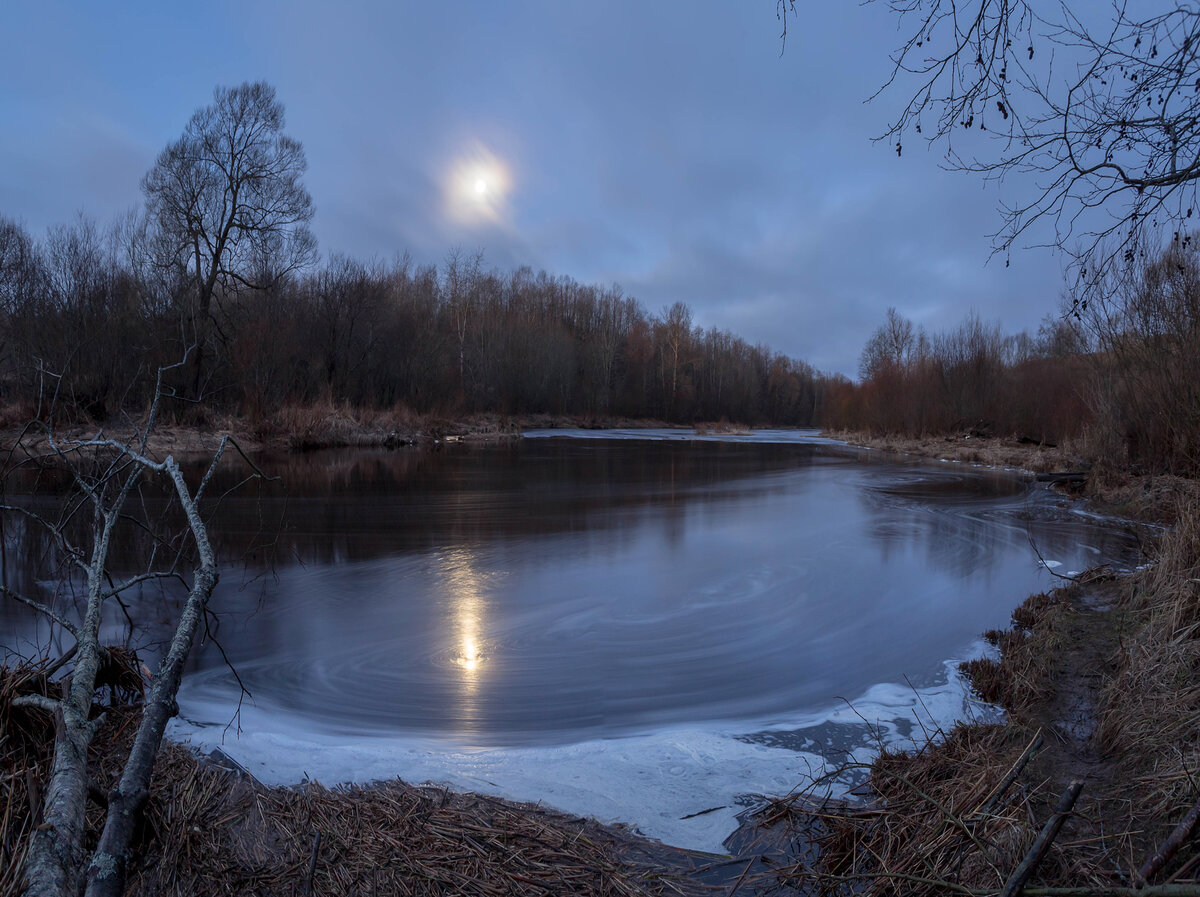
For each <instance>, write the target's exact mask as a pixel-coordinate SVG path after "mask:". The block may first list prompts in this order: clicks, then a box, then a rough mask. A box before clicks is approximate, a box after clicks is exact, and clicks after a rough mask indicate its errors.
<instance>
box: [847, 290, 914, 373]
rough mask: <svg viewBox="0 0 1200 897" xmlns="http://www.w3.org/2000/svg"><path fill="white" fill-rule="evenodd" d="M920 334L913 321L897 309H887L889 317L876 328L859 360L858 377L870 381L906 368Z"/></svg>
mask: <svg viewBox="0 0 1200 897" xmlns="http://www.w3.org/2000/svg"><path fill="white" fill-rule="evenodd" d="M916 346H917V336H916V334H915V333H914V331H913V323H912V321H910V320H909V319H908V318H906V317H904V316H903V315H901V314H900V313H899V312H898V311H896V309H895V308H889V309H888V310H887V318H886V320H884V322H883V323H882V324H880V325H879V326H878V327H877V328H875V332H874V333H873V334H871V338H870V339H868V340H867V344H866V346H864V347H863V350H862V355H861V356H859V359H858V376H859V377H861V378H862V379H863V380H870V379H871V378H872V377H874V376H876V375H877V374H879V373H881V372H883V371H887V370H892V369H895V368H900V367H902V366H903V365H904V364H905V363H906V362H908V360H909V359H910V357H911V356H912V354H913V352H914V351H915V349H916Z"/></svg>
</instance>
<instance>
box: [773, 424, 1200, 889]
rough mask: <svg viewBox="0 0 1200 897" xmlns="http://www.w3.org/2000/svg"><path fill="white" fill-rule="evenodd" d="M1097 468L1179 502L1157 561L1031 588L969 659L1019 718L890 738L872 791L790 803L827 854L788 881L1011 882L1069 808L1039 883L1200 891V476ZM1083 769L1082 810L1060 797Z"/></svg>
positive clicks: (1134, 493) (1151, 498) (1148, 503)
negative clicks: (915, 743)
mask: <svg viewBox="0 0 1200 897" xmlns="http://www.w3.org/2000/svg"><path fill="white" fill-rule="evenodd" d="M843 438H845V437H843ZM847 441H850V442H853V443H857V444H866V445H871V446H872V447H877V448H886V449H890V450H902V451H908V452H910V453H915V454H922V455H927V456H930V457H947V456H957V457H955V459H956V460H964V461H973V462H976V463H985V464H995V463H1001V464H1003V465H1004V466H1013V467H1022V468H1024V469H1029V470H1054V469H1055V468H1056V467H1059V466H1060V465H1063V466H1064V467H1067V468H1070V467H1071V466H1072V465H1073V463H1074V461H1075V460H1077V459H1073V458H1071V456H1070V454H1069V452H1066V453H1064V454H1063V455H1061V456H1059V457H1058V458H1055V459H1053V460H1051V459H1050V458H1049V457H1048V456H1047V453H1046V452H1045V451H1044V450H1043V447H1036V446H1019V445H1016V444H1011V445H1009V444H1004V441H1003V440H999V441H997V440H986V441H977V440H971V443H972V445H971V446H970V448H966V447H965V446H963V445H958V444H955V443H958V442H960V441H961V442H966V441H967V440H965V439H964V440H954V441H953V442H946V441H945V440H926V441H916V440H913V441H905V442H904V443H899V444H897V443H896V442H893V441H890V440H872V439H864V438H855V437H853V436H851V437H850V438H849V439H847ZM997 442H998V443H1000V444H996V443H997ZM963 452H967V453H969V454H970V455H971V456H969V457H964V456H962V455H961V454H960V453H963ZM1022 454H1024V460H1022ZM1097 467H1099V468H1100V470H1099V477H1098V481H1093V480H1092V479H1089V481H1088V482H1087V483H1085V484H1084V487H1083V492H1084V494H1086V495H1090V496H1095V497H1096V498H1097V499H1098V500H1102V501H1104V502H1106V503H1108V504H1109V506H1110V507H1118V508H1124V509H1126V510H1127V511H1136V512H1138V513H1139V515H1140V516H1142V517H1149V516H1152V515H1153V514H1154V513H1161V512H1163V511H1164V510H1165V511H1167V513H1166V514H1164V518H1165V520H1166V521H1167V522H1169V524H1170V525H1169V527H1168V528H1167V529H1165V530H1164V531H1163V535H1162V537H1161V538H1160V539H1158V540H1157V542H1156V544H1155V546H1154V547H1153V549H1151V557H1150V558H1148V561H1149V563H1148V565H1147V566H1145V567H1144V568H1143V569H1140V570H1138V571H1137V572H1135V573H1133V574H1129V575H1125V576H1116V575H1114V574H1113V573H1112V572H1110V571H1108V570H1106V569H1098V570H1094V571H1089V572H1087V573H1085V574H1083V575H1081V576H1080V577H1078V578H1076V580H1075V581H1072V582H1065V583H1064V585H1063V587H1062V588H1059V589H1056V590H1054V591H1051V592H1049V593H1045V594H1039V595H1034V596H1031V597H1030V598H1029V599H1028V600H1027V601H1026V602H1025V603H1024V604H1022V605H1021V606H1020V607H1019V608H1017V610H1016V611H1014V613H1013V616H1012V625H1011V627H1009V628H1008V629H1005V630H1002V631H995V632H990V633H987V634H986V635H987V637H988V638H989V640H990V641H991V642H992V643H993V644H994V645H995V646H996V647H997V648H998V655H997V657H995V658H984V659H979V660H974V661H971V662H969V663H967V664H965V665H964V668H963V671H964V673H965V674H966V676H967V678H968V679H969V680H970V681H971V683H972V684H973V686H974V688H975V690H976V691H977V692H978V693H979V695H980V697H982V698H984V699H985V700H988V701H991V702H994V703H997V704H999V705H1001V706H1002V707H1004V708H1005V710H1006V711H1007V717H1006V720H1005V721H1004V722H1003V723H998V724H996V723H990V724H982V723H975V722H964V723H960V724H958V725H956V726H955V727H954V728H953V729H951V730H950V731H949V732H945V733H938V734H937V736H936V737H935V738H933V739H931V740H930V741H929V742H928V743H927V744H924V745H922V746H920V747H919V748H917V749H915V750H911V751H902V752H892V751H884V752H883V753H882V754H881V756H880V757H879V758H878V759H877V760H876V761H875V762H874V763H873V764H871V766H870V769H869V780H868V794H869V800H868V801H867V803H865V804H861V805H847V804H828V803H824V804H822V803H819V802H818V801H817V800H816V798H815V795H814V794H806V795H803V794H802V795H793V796H791V797H789V798H788V799H786V800H782V801H779V802H777V803H776V804H775V806H774V807H773V808H772V810H771V815H770V818H772V819H774V820H775V821H776V824H777V825H783V826H785V827H791V828H793V829H794V831H795V833H796V835H797V837H800V836H803V837H809V836H811V835H812V833H813V832H814V831H815V832H816V837H815V845H814V852H815V853H816V854H817V855H818V857H819V858H818V859H817V860H816V862H810V863H804V864H798V863H797V864H790V865H787V866H784V867H782V868H780V869H779V870H777V871H776V873H775V874H776V876H777V878H778V880H779V882H780V883H781V884H783V885H787V886H791V887H795V888H804V887H808V888H813V889H816V890H817V891H818V892H823V893H833V894H842V893H844V894H851V893H853V894H863V893H866V894H929V895H933V894H947V893H959V894H981V895H982V894H996V893H999V892H1000V891H1001V889H1002V888H1004V886H1005V885H1006V882H1009V880H1010V879H1011V878H1012V877H1013V876H1014V873H1015V872H1016V871H1017V870H1018V869H1020V868H1021V867H1022V865H1023V863H1027V862H1028V860H1030V859H1031V857H1032V854H1031V847H1032V846H1033V845H1034V843H1035V839H1037V838H1038V835H1039V832H1040V831H1041V830H1042V829H1043V827H1044V825H1045V824H1046V823H1047V822H1048V821H1049V820H1051V819H1052V818H1053V817H1055V816H1056V815H1058V816H1062V817H1063V818H1065V819H1066V822H1065V825H1064V826H1063V828H1062V830H1061V832H1059V833H1058V834H1057V836H1056V837H1055V838H1054V839H1053V840H1052V841H1051V842H1050V844H1049V847H1048V850H1047V851H1046V852H1045V855H1044V857H1043V858H1042V859H1041V860H1040V862H1039V863H1038V864H1037V865H1036V867H1035V868H1034V870H1033V872H1032V874H1031V876H1030V878H1029V880H1028V881H1029V884H1028V886H1027V887H1026V889H1025V891H1024V893H1026V894H1049V893H1060V894H1067V893H1069V894H1079V895H1083V894H1094V895H1104V894H1122V893H1132V891H1125V890H1122V889H1134V888H1147V889H1145V890H1142V891H1141V892H1140V893H1143V894H1147V895H1149V894H1155V893H1175V894H1179V895H1184V894H1197V893H1200V852H1198V851H1197V850H1196V847H1195V846H1194V845H1193V844H1192V838H1191V836H1192V832H1191V830H1190V829H1188V830H1187V831H1185V830H1184V828H1185V827H1186V826H1187V825H1188V824H1189V823H1190V824H1193V825H1194V823H1195V816H1196V812H1195V810H1194V808H1196V807H1197V806H1200V805H1198V799H1200V782H1198V780H1197V778H1196V774H1197V770H1198V769H1200V502H1197V500H1196V498H1195V495H1196V491H1195V485H1196V484H1195V483H1194V482H1192V481H1173V480H1170V479H1169V478H1141V477H1135V476H1126V477H1124V478H1122V477H1120V476H1119V475H1118V474H1117V473H1115V472H1114V471H1112V470H1110V469H1107V468H1105V467H1104V466H1102V465H1094V466H1093V470H1095V469H1096V468H1097ZM1168 505H1169V507H1168ZM1076 782H1078V783H1081V785H1082V790H1081V791H1079V796H1078V798H1077V800H1076V802H1075V803H1074V805H1073V812H1072V813H1070V814H1068V815H1064V814H1062V813H1058V812H1056V811H1058V810H1062V809H1063V808H1064V807H1066V805H1067V804H1066V803H1065V802H1063V803H1061V804H1060V801H1065V797H1064V796H1065V795H1067V794H1069V793H1071V792H1073V791H1074V790H1075V789H1074V788H1073V787H1072V784H1073V783H1076ZM1167 883H1169V885H1170V888H1167V889H1166V890H1164V889H1163V887H1160V886H1165V885H1166V884H1167ZM1147 886H1150V887H1147ZM1047 888H1068V889H1077V890H1071V891H1050V890H1046V889H1047ZM1171 888H1174V890H1171Z"/></svg>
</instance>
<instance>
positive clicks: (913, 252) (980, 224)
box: [0, 0, 1062, 375]
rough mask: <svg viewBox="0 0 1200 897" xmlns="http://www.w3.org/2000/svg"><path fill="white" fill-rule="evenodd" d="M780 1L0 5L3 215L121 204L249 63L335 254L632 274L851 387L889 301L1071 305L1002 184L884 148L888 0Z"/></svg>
mask: <svg viewBox="0 0 1200 897" xmlns="http://www.w3.org/2000/svg"><path fill="white" fill-rule="evenodd" d="M798 7H799V8H800V9H801V11H802V13H803V16H802V18H801V19H800V20H798V21H793V22H792V23H791V25H790V27H789V34H788V42H787V47H786V52H784V53H783V54H782V55H781V53H780V49H781V47H780V39H779V37H780V34H779V32H780V25H779V22H778V21H777V19H776V16H775V0H751V2H732V0H711V2H710V0H689V2H686V3H684V2H666V0H660V2H647V0H605V2H591V3H582V2H573V0H540V2H516V0H513V2H508V0H505V2H498V0H490V2H483V0H480V2H474V3H469V2H458V0H437V2H428V0H427V2H421V3H418V2H406V0H388V2H383V0H380V2H370V3H356V2H344V3H340V4H330V3H316V2H310V0H290V2H278V3H257V2H250V0H243V2H222V0H216V2H207V3H204V4H179V3H162V2H156V3H132V2H117V3H97V2H95V0H87V2H55V0H40V2H25V0H5V2H4V4H3V6H2V7H0V84H3V85H4V87H3V88H2V89H0V122H2V124H0V128H2V132H0V133H2V139H0V215H5V216H8V217H11V218H16V219H18V220H20V221H22V222H23V223H24V224H25V225H26V226H27V227H29V228H30V229H31V230H32V231H34V232H35V233H43V232H44V230H45V228H46V227H47V226H49V225H52V224H56V223H62V222H66V221H68V220H69V219H70V218H71V217H72V216H74V215H75V213H76V212H78V211H80V210H82V211H85V212H86V213H88V214H90V215H92V216H94V217H96V218H99V219H101V220H107V219H108V218H109V217H110V216H111V215H113V214H114V213H117V212H119V211H121V210H123V209H126V208H128V207H130V206H132V205H135V204H138V203H140V202H141V193H140V188H139V182H140V179H141V177H142V175H143V174H144V173H145V171H146V170H147V169H148V168H149V167H150V165H151V164H152V162H153V160H154V157H155V155H156V154H157V153H158V151H159V150H160V149H161V148H162V147H163V146H165V145H166V143H167V142H168V141H170V140H172V139H174V138H175V137H177V136H178V135H179V134H180V132H181V131H182V129H183V126H184V124H185V123H186V122H187V120H188V118H189V117H190V116H191V114H192V112H193V111H194V110H195V109H196V108H197V107H199V106H202V105H205V104H207V103H208V102H210V101H211V99H212V90H213V87H214V86H216V85H218V84H221V85H235V84H238V83H240V82H242V81H246V80H258V79H263V80H266V81H269V82H270V83H271V84H273V85H274V86H275V87H276V88H277V90H278V93H279V97H280V99H281V100H282V101H283V103H284V104H285V106H286V108H287V132H288V133H289V134H291V135H292V136H293V137H296V138H297V139H299V140H300V141H302V142H303V144H304V146H305V149H306V152H307V156H308V163H309V171H308V175H307V178H306V181H305V182H306V185H307V186H308V189H309V191H310V192H311V193H312V196H313V199H314V201H315V203H316V207H317V213H316V217H315V218H314V221H313V229H314V231H315V232H316V235H317V237H318V240H319V241H320V246H321V249H322V250H323V251H324V252H326V253H329V252H345V253H348V254H351V255H355V256H358V257H361V258H370V257H372V256H378V257H382V258H391V257H392V256H393V255H394V254H395V253H397V252H398V251H408V252H409V253H410V254H411V255H412V256H413V258H414V259H415V260H416V261H418V262H428V263H436V262H440V261H441V260H442V259H443V258H444V257H445V255H446V253H447V251H448V250H449V249H451V248H452V247H455V246H458V247H461V248H463V249H465V250H467V251H474V250H476V249H482V250H483V252H484V253H485V259H486V261H487V263H488V264H489V265H490V266H495V267H500V268H503V269H508V268H511V267H514V266H517V265H529V266H531V267H532V268H534V269H535V270H536V269H541V268H544V269H546V270H548V271H551V272H552V273H556V274H568V275H570V276H572V277H574V278H576V279H577V280H582V281H587V282H593V281H596V282H601V283H603V284H609V283H613V282H615V283H619V284H620V285H621V286H622V287H623V288H624V290H625V292H626V294H627V295H633V296H636V297H637V298H638V299H640V300H641V301H642V302H643V304H645V305H646V306H647V307H648V308H649V309H650V310H651V311H658V310H660V309H662V308H663V307H664V306H666V305H669V304H670V303H672V302H675V301H677V300H682V301H684V302H686V303H688V305H689V306H691V308H692V309H693V312H694V315H695V323H696V324H698V325H700V326H704V327H708V326H713V325H715V326H718V327H723V328H728V329H730V330H732V331H734V332H735V333H737V334H739V335H741V336H742V337H744V338H746V339H748V340H750V341H751V342H765V343H767V344H769V345H770V346H772V347H773V348H775V349H777V350H779V351H783V352H786V353H788V354H790V355H793V356H796V357H799V358H803V359H806V360H807V361H809V362H810V363H812V364H813V365H815V366H816V367H818V368H820V369H822V370H828V371H841V372H843V373H847V374H851V375H853V374H854V373H855V371H856V369H857V359H858V354H859V352H860V350H861V348H862V346H863V343H864V342H865V341H866V339H867V337H868V336H869V335H870V332H871V331H872V330H873V329H874V327H875V326H877V324H878V323H879V322H880V321H881V320H882V318H883V315H884V311H885V309H886V308H887V307H888V306H889V305H894V306H896V307H897V308H898V309H899V310H900V311H901V312H902V313H903V314H905V315H907V316H908V317H910V318H912V319H913V320H914V321H916V322H917V323H919V324H923V325H925V326H926V327H928V328H929V329H931V330H937V329H941V328H943V327H946V326H952V325H954V324H956V323H957V322H958V321H959V320H960V319H961V318H962V317H963V316H964V315H965V314H966V313H967V312H968V311H970V310H975V311H977V312H978V313H979V314H981V315H982V316H983V317H984V318H985V319H988V320H999V321H1000V322H1001V323H1002V324H1003V326H1004V327H1005V328H1006V329H1007V330H1018V329H1022V328H1028V329H1035V328H1036V327H1037V325H1038V323H1039V321H1040V319H1041V318H1042V317H1043V316H1044V315H1045V314H1046V313H1047V312H1051V311H1053V310H1054V309H1055V307H1056V304H1057V300H1058V295H1059V293H1060V291H1061V288H1062V275H1061V261H1060V258H1059V257H1058V256H1055V255H1053V254H1051V253H1050V252H1049V251H1048V250H1044V249H1029V250H1026V251H1023V252H1021V253H1019V254H1016V255H1014V256H1013V258H1012V263H1011V266H1010V267H1008V268H1005V267H1004V262H1003V259H999V260H993V261H992V262H991V264H988V256H989V248H990V241H989V237H988V235H989V234H990V233H991V232H992V231H994V230H995V229H997V227H998V226H999V217H998V214H997V211H996V207H997V203H998V200H999V199H1000V198H1001V197H1002V195H1003V194H1002V192H1000V191H1001V190H1004V191H1010V192H1014V193H1015V192H1019V191H1020V189H1021V185H1020V184H1017V183H1011V182H1010V183H1007V184H1005V185H1002V186H999V187H998V186H995V185H986V184H984V183H982V182H980V181H979V180H977V179H973V178H971V177H970V176H968V175H964V174H958V173H952V172H947V171H944V170H941V169H940V168H939V164H938V163H939V161H940V155H939V152H938V151H937V150H936V149H935V150H933V151H929V150H926V148H925V147H924V146H923V145H919V144H917V143H913V144H912V145H909V146H906V147H905V151H904V154H903V156H902V157H900V158H897V155H896V153H895V150H894V148H893V147H891V146H889V145H886V144H874V143H872V141H871V138H872V137H873V136H875V135H877V134H878V133H880V132H881V131H882V130H884V128H885V127H886V125H887V124H888V123H889V121H890V120H891V119H892V118H893V117H894V114H895V110H896V107H897V105H898V104H899V103H900V102H901V101H902V100H903V99H904V95H903V90H902V88H901V89H898V90H896V91H894V92H893V93H889V94H885V95H884V96H883V97H882V98H881V99H879V100H876V101H875V102H872V103H864V100H865V99H866V98H867V97H869V96H870V95H871V94H872V93H874V92H875V90H876V89H877V88H878V87H879V85H880V84H882V83H883V81H884V80H886V77H887V75H888V72H889V65H888V59H887V54H888V52H889V51H890V50H891V49H893V48H894V47H895V46H896V44H897V41H898V35H897V31H896V23H895V21H894V20H893V19H892V17H891V15H890V14H889V13H888V11H887V9H886V8H885V7H884V6H883V5H880V4H874V5H869V6H867V7H862V6H859V5H858V4H857V3H852V2H845V3H840V2H839V3H818V2H814V0H803V2H802V3H800V4H798Z"/></svg>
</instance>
